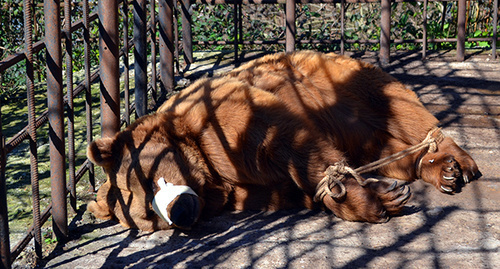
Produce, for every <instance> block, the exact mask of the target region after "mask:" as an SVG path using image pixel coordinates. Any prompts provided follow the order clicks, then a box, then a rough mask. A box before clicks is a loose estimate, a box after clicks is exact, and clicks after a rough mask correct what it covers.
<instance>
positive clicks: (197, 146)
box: [88, 51, 479, 230]
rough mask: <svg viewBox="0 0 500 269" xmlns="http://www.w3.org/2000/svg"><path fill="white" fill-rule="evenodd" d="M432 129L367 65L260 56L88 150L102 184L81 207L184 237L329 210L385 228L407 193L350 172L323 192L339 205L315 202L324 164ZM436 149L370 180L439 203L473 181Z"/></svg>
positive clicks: (452, 154)
mask: <svg viewBox="0 0 500 269" xmlns="http://www.w3.org/2000/svg"><path fill="white" fill-rule="evenodd" d="M437 124H438V120H437V119H436V118H435V117H434V116H433V115H431V113H429V111H427V110H426V109H425V107H424V106H423V105H422V103H421V102H420V101H419V99H418V97H417V96H416V94H415V93H413V92H412V91H410V90H408V89H406V88H405V86H404V85H403V84H401V83H400V82H398V81H397V80H396V79H395V78H393V77H392V76H390V75H389V74H387V73H385V72H384V71H382V70H381V69H379V68H377V67H375V66H373V65H370V64H367V63H363V62H361V61H357V60H353V59H351V58H348V57H344V56H338V55H335V54H323V53H318V52H311V51H304V52H295V53H278V54H274V55H268V56H265V57H263V58H260V59H257V60H254V61H251V62H249V63H247V64H244V65H242V66H241V67H239V68H237V69H235V70H233V71H231V72H229V73H228V74H226V75H224V76H220V77H216V78H212V79H208V78H206V79H201V80H199V81H197V82H195V83H193V84H192V85H191V86H189V87H188V88H186V89H185V90H183V91H181V92H180V93H179V94H177V95H175V96H173V97H172V98H171V99H169V100H168V101H167V102H165V103H164V104H163V105H162V106H161V107H160V108H159V109H158V111H157V113H155V114H152V115H148V116H144V117H141V118H139V119H138V120H137V121H136V122H135V123H133V124H132V125H130V126H129V127H127V128H126V129H125V130H124V131H122V132H119V133H118V134H116V136H114V137H112V138H102V139H98V140H96V141H95V142H92V143H91V144H90V145H89V147H88V157H89V158H90V160H91V161H92V162H93V163H95V164H96V165H99V166H102V167H103V168H104V171H105V172H106V174H107V176H108V180H107V182H106V183H104V184H103V185H102V186H101V187H100V189H99V190H98V193H97V201H96V202H91V203H90V204H89V206H88V208H89V210H90V211H92V212H93V213H94V214H95V216H97V217H98V218H101V219H116V220H118V221H119V222H120V223H121V224H122V225H124V226H127V227H132V228H139V229H142V230H158V229H167V228H170V227H180V228H190V227H191V226H192V225H193V224H194V223H195V222H196V221H197V219H198V218H199V216H200V215H205V216H210V215H213V214H217V213H219V212H221V211H222V210H223V209H227V208H229V209H235V210H245V209H258V210H279V209H285V208H297V207H302V208H304V207H305V208H325V209H327V210H331V211H332V212H333V213H334V214H335V215H336V216H338V217H340V218H342V219H345V220H351V221H367V222H383V221H387V219H388V217H389V216H393V215H397V214H398V213H400V212H401V210H402V208H403V207H404V204H405V203H406V202H407V201H408V199H409V197H410V192H409V188H408V187H407V186H406V184H402V185H401V186H396V184H389V183H387V182H385V181H373V182H372V181H367V182H365V184H360V183H359V182H358V181H359V180H356V179H355V176H354V175H351V174H349V173H347V174H345V175H343V176H342V177H341V178H340V179H339V180H337V183H338V184H333V185H328V186H329V187H328V188H329V189H328V191H329V192H331V194H335V195H324V196H320V198H318V199H316V201H315V200H314V199H313V198H314V197H315V195H316V192H317V190H316V188H317V186H318V183H319V182H320V181H321V180H322V179H323V178H324V177H325V171H326V170H327V168H329V167H330V166H332V165H335V164H339V163H341V164H346V165H347V166H348V167H350V168H356V167H359V166H363V165H366V164H369V163H371V162H374V161H376V160H379V159H382V158H384V157H387V156H389V155H392V154H394V153H397V152H400V151H403V150H405V149H407V148H409V147H410V146H412V145H416V144H418V143H420V142H421V141H423V140H424V139H425V138H426V137H427V136H430V137H437V136H442V133H441V132H440V131H439V130H438V131H435V132H434V131H433V132H431V133H429V132H430V131H431V130H436V129H435V128H436V126H437ZM436 143H437V147H435V149H434V150H429V149H428V148H425V149H422V150H419V151H418V152H414V153H412V154H410V155H408V156H406V157H404V158H402V159H400V160H397V161H394V162H392V163H390V164H387V165H385V166H382V167H380V168H378V169H377V170H376V171H374V172H373V173H375V174H378V175H380V176H384V177H389V178H395V179H400V180H405V181H409V182H411V181H414V180H417V179H423V180H424V181H426V182H428V183H430V184H433V185H434V186H435V187H436V188H437V189H438V190H439V191H441V192H443V193H447V194H452V193H454V192H456V191H457V190H458V189H459V188H460V186H461V185H463V184H464V183H468V182H469V181H470V180H472V179H474V178H475V176H477V175H478V174H479V173H478V167H477V165H476V163H475V162H474V160H473V159H472V158H471V157H470V156H469V155H468V154H467V153H466V152H465V151H464V150H462V149H461V148H460V147H458V146H457V145H456V144H455V142H454V141H453V140H452V139H451V138H449V137H444V138H443V139H439V140H438V141H437V142H436ZM429 147H430V146H429ZM358 177H359V175H358ZM342 189H343V190H342ZM342 191H344V192H343V193H342ZM340 193H342V195H339V194H340Z"/></svg>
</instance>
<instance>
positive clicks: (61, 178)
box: [45, 0, 68, 241]
mask: <svg viewBox="0 0 500 269" xmlns="http://www.w3.org/2000/svg"><path fill="white" fill-rule="evenodd" d="M45 44H46V46H47V108H48V111H49V116H48V117H49V141H50V142H49V144H50V179H51V181H50V182H51V184H50V186H51V197H52V228H53V230H54V234H55V235H56V237H57V238H58V239H59V240H60V241H65V240H66V238H67V237H68V218H67V216H68V213H67V207H66V206H67V205H66V169H65V165H66V160H65V158H66V157H65V155H66V153H65V149H64V148H65V142H64V110H63V109H64V107H63V105H64V103H63V85H62V84H63V78H62V50H61V21H60V2H59V1H58V0H46V1H45Z"/></svg>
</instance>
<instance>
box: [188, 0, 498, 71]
mask: <svg viewBox="0 0 500 269" xmlns="http://www.w3.org/2000/svg"><path fill="white" fill-rule="evenodd" d="M429 1H432V2H452V1H455V2H458V20H457V28H458V32H457V37H456V38H428V37H427V6H428V3H429ZM377 2H380V3H381V14H380V27H381V35H380V39H368V40H348V39H346V37H345V10H346V3H351V4H362V3H377ZM403 2H422V3H423V5H424V7H423V18H424V22H423V25H422V32H423V37H422V38H420V39H393V40H391V39H390V32H391V3H403ZM193 3H198V4H211V5H216V4H232V5H234V7H233V14H234V15H233V18H234V28H235V29H237V30H235V31H234V36H233V41H198V42H196V43H197V44H198V45H228V44H234V54H235V61H238V46H239V45H259V44H285V48H286V51H288V52H290V51H293V50H294V49H295V45H296V42H297V41H298V42H300V43H307V44H340V49H341V51H340V53H341V54H344V46H345V44H347V43H351V44H352V43H371V44H376V43H379V44H380V51H379V62H380V64H381V65H386V64H388V63H389V61H390V46H391V45H392V44H402V43H421V44H422V58H424V59H425V58H426V56H427V45H428V43H441V42H456V43H457V52H456V54H457V55H456V60H457V61H464V60H465V42H466V41H491V43H492V58H493V59H496V42H494V40H498V38H497V25H498V0H495V3H494V4H493V5H494V7H495V11H494V18H493V37H492V38H466V36H465V35H466V31H465V29H466V25H465V24H466V0H444V1H442V0H392V1H391V0H191V1H190V0H182V1H181V2H180V4H181V16H182V29H183V32H182V40H183V43H182V47H183V49H184V56H185V61H186V63H188V64H189V63H192V61H193V53H192V44H193V39H192V35H191V28H192V25H191V24H192V21H193V19H192V18H191V15H190V13H189V5H191V4H193ZM310 3H327V4H340V14H341V33H340V36H341V37H340V39H338V40H296V25H295V6H296V4H310ZM243 4H245V5H248V4H285V5H286V8H285V16H286V20H285V21H286V38H285V40H265V41H263V40H242V37H243V35H242V34H241V33H242V23H241V21H242V18H241V6H242V5H243ZM444 11H445V10H444ZM444 11H443V12H444Z"/></svg>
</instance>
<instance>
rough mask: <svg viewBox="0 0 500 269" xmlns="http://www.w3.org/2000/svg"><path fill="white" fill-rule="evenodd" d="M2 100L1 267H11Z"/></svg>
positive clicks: (0, 111)
mask: <svg viewBox="0 0 500 269" xmlns="http://www.w3.org/2000/svg"><path fill="white" fill-rule="evenodd" d="M1 108H2V101H1V100H0V256H1V257H2V260H1V262H2V263H1V264H0V267H1V268H6V269H10V268H11V264H10V240H9V211H8V208H7V182H6V178H5V168H6V159H5V157H6V154H5V136H3V132H2V129H3V127H2V109H1Z"/></svg>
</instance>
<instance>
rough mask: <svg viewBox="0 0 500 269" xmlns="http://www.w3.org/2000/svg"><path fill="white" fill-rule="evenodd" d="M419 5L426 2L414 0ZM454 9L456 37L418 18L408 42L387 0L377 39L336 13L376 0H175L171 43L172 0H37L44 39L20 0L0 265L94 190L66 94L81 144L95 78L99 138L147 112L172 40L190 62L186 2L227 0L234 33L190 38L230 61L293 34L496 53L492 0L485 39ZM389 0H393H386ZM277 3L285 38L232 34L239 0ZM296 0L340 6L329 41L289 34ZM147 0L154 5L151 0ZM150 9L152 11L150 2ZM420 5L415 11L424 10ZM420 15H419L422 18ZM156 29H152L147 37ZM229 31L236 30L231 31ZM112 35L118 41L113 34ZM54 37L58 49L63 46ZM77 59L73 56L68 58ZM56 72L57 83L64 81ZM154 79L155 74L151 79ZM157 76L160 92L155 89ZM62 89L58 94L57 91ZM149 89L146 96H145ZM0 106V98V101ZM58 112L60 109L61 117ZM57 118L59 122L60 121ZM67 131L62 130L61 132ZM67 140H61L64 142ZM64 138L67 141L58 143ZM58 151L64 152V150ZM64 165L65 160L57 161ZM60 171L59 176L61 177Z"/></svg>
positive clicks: (63, 231) (38, 243) (64, 221)
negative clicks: (28, 192) (19, 155)
mask: <svg viewBox="0 0 500 269" xmlns="http://www.w3.org/2000/svg"><path fill="white" fill-rule="evenodd" d="M402 1H410V0H396V2H402ZM419 1H421V2H423V4H424V6H425V7H426V6H427V4H428V0H419ZM457 1H458V3H459V4H458V8H459V16H458V22H457V23H458V29H459V31H458V35H457V37H456V38H451V39H429V38H427V34H426V32H427V31H426V27H425V26H426V21H425V20H424V25H423V33H424V35H423V38H422V39H413V40H398V39H396V40H390V38H389V37H390V35H389V33H390V27H391V21H390V18H391V2H390V0H381V7H382V13H381V22H380V24H381V28H382V31H381V32H382V34H381V36H380V39H379V40H348V39H346V37H345V35H344V30H345V29H344V28H345V21H344V17H345V16H344V14H345V10H346V3H368V2H379V0H193V1H190V0H182V1H180V3H179V4H180V10H181V16H182V19H181V21H182V41H181V42H178V40H179V39H178V33H177V27H174V26H175V25H174V23H173V22H174V11H175V9H176V4H177V3H176V2H174V1H173V0H158V1H157V2H156V1H151V2H149V7H150V9H149V18H150V19H149V21H148V19H147V18H148V16H147V13H148V12H147V4H148V3H147V2H146V0H134V1H123V0H99V2H98V10H97V12H93V13H91V12H90V5H89V1H88V0H83V1H82V3H81V4H82V10H83V16H82V18H80V19H73V18H72V15H71V14H72V8H74V6H75V3H74V2H72V1H70V0H65V1H64V2H63V5H64V22H65V23H64V25H62V26H61V16H60V10H61V9H60V8H61V7H60V5H61V2H60V1H59V0H46V1H44V21H45V38H44V39H42V40H41V41H38V42H35V43H34V42H33V31H32V29H33V22H34V21H35V20H34V18H33V17H32V14H33V12H32V11H33V2H31V1H30V0H25V1H24V8H23V9H24V14H25V17H24V35H25V49H24V51H22V52H19V53H16V54H13V55H10V56H8V57H6V58H4V59H3V60H1V62H0V73H5V72H9V69H10V68H11V67H13V66H15V65H18V64H21V63H22V62H23V61H24V64H25V69H26V92H27V107H28V125H27V126H26V127H24V128H23V129H22V130H21V131H19V132H18V133H17V134H16V135H14V136H13V137H12V138H10V139H9V140H8V141H6V137H5V135H4V134H3V132H2V130H3V127H2V115H1V110H0V146H1V148H0V253H1V257H2V263H1V264H0V265H1V268H11V265H12V263H13V261H14V260H15V259H16V258H17V257H18V256H19V254H20V253H21V252H22V250H23V249H24V248H25V247H26V246H27V245H28V244H29V242H30V241H31V240H32V239H34V240H33V241H34V246H35V247H34V249H35V254H36V257H37V258H38V259H41V258H42V238H41V226H42V225H43V224H44V223H45V222H46V221H47V220H48V219H49V217H50V216H52V220H53V221H52V227H53V231H54V234H55V235H56V236H57V238H58V241H59V242H64V241H65V240H66V239H67V238H68V236H69V234H68V212H67V200H68V199H67V197H68V194H69V205H70V207H71V210H73V211H75V212H76V211H77V196H76V195H77V194H76V184H77V183H78V182H79V181H80V179H81V178H82V177H83V176H84V175H86V174H88V178H89V184H90V189H91V191H92V192H93V191H95V187H96V186H95V173H94V167H93V165H92V163H91V162H89V160H88V159H87V160H85V161H84V162H83V163H82V164H81V165H80V166H79V167H78V168H77V167H76V163H75V129H74V116H75V105H74V98H82V99H84V100H85V119H86V135H85V136H86V139H85V140H86V143H87V144H88V143H90V142H91V141H92V140H93V136H94V134H93V130H92V126H93V117H92V106H93V104H92V92H91V85H92V84H93V83H96V82H100V109H101V113H100V116H101V136H103V137H106V136H113V135H114V134H115V133H116V132H117V131H119V129H120V128H121V126H122V125H123V124H125V125H128V124H130V113H132V112H134V110H135V113H136V115H137V116H142V115H145V114H146V113H148V102H147V101H148V100H152V101H158V100H159V99H160V95H164V94H165V93H167V92H170V91H172V90H173V89H174V86H175V85H174V82H175V79H174V60H175V58H178V54H179V53H178V51H177V48H178V47H179V46H178V45H179V44H180V45H181V46H182V49H183V53H184V61H185V62H186V63H188V64H189V63H192V62H193V51H192V46H193V39H192V36H191V35H192V31H191V24H192V20H193V18H191V16H190V14H189V6H190V5H191V4H193V3H199V4H233V5H234V10H233V18H234V27H235V29H237V30H236V31H235V36H234V38H233V40H232V41H231V40H230V41H217V42H215V41H197V42H196V44H199V45H203V44H205V45H207V44H208V45H210V44H233V45H234V51H235V59H236V60H238V46H239V45H251V44H257V45H258V44H284V45H285V48H286V51H293V50H294V49H295V46H296V42H301V43H312V44H316V43H326V44H333V43H338V44H341V46H340V47H341V51H340V52H341V53H344V44H348V43H354V42H359V43H380V52H379V55H380V56H379V57H380V62H381V63H382V64H384V63H388V62H389V60H390V45H391V44H398V43H405V42H414V43H422V44H423V49H422V56H423V57H425V56H426V48H427V43H429V42H457V60H459V61H461V60H464V57H465V46H464V44H465V42H466V41H467V40H468V41H491V42H492V57H493V58H495V57H496V41H497V40H498V38H497V24H498V18H497V15H498V0H494V1H495V2H494V7H495V11H494V18H493V24H494V26H493V37H492V38H475V39H472V38H470V39H466V38H465V26H466V25H465V23H466V21H465V0H457ZM393 2H394V1H393ZM131 3H132V4H133V9H132V10H133V17H134V19H133V38H132V39H130V34H129V19H128V15H129V14H130V9H129V5H130V4H131ZM269 3H272V4H285V5H286V8H285V12H286V20H285V22H286V38H285V40H243V39H242V36H243V35H241V33H242V31H243V29H242V18H241V14H242V11H241V8H242V5H243V4H269ZM298 3H303V4H305V3H332V4H340V7H341V8H340V12H341V38H340V39H339V40H296V26H295V5H296V4H298ZM120 4H121V12H122V21H123V27H122V29H123V30H122V31H123V32H121V33H120V32H119V27H118V26H119V25H118V24H119V21H120V20H119V8H120V7H119V5H120ZM156 4H157V6H156ZM156 8H157V9H158V14H156V12H155V10H156ZM425 10H426V9H425V8H424V12H425ZM425 17H426V16H425V15H424V18H425ZM97 19H99V20H98V21H99V60H100V61H99V62H100V66H99V68H97V69H95V70H94V71H91V70H92V69H91V66H90V65H91V64H90V54H91V53H90V47H91V42H92V40H91V28H90V23H91V22H93V21H96V20H97ZM80 30H83V34H82V39H83V46H84V57H83V58H84V59H83V61H84V78H83V79H82V81H78V82H76V84H75V83H74V81H73V78H74V76H73V62H74V61H75V60H76V59H73V47H74V40H73V38H72V34H73V33H75V32H77V31H80ZM157 33H158V34H159V37H158V38H157ZM238 34H239V35H238ZM120 36H122V39H121V40H120ZM148 41H149V43H150V46H151V49H150V51H151V56H150V57H151V58H150V59H149V61H148V59H147V42H148ZM63 42H64V50H63V46H62V44H63ZM131 49H134V76H135V85H134V94H135V103H134V104H130V102H129V99H130V96H129V89H130V85H129V83H130V80H129V77H130V74H129V72H130V65H129V61H130V59H129V52H130V50H131ZM41 51H45V54H46V62H47V63H46V65H47V71H46V72H47V75H46V82H47V109H46V110H45V111H43V112H42V113H40V115H36V111H35V101H36V100H35V85H34V72H33V70H34V65H35V64H37V63H36V62H35V61H34V58H33V55H35V54H37V53H39V52H41ZM158 53H159V67H158V68H159V74H158V73H157V71H158V70H157V68H156V65H153V66H155V68H152V74H151V75H150V82H149V83H148V74H147V65H148V62H150V63H151V62H152V63H157V54H158ZM63 54H64V56H65V65H64V66H65V68H66V69H65V71H64V72H65V74H64V76H63V59H62V58H63ZM120 57H122V59H121V61H122V64H123V72H122V74H123V76H124V79H123V86H120V81H119V78H120V76H121V74H120V66H119V63H120ZM78 60H79V59H78ZM64 77H65V79H66V80H65V82H64V80H63V79H64ZM158 78H159V80H158ZM158 84H159V86H160V87H159V89H160V92H159V93H158V87H157V86H158ZM64 88H66V95H65V94H64ZM121 88H123V91H124V105H123V106H124V107H123V109H124V113H123V115H121V113H120V106H121V101H120V89H121ZM148 92H151V96H152V98H148ZM0 106H1V104H0ZM65 114H66V115H65ZM65 119H66V120H67V126H66V127H65V126H64V121H65ZM46 123H48V126H49V134H48V136H49V141H50V177H51V203H50V204H49V205H48V206H47V207H46V208H45V209H43V211H41V209H40V197H39V182H38V177H39V171H38V149H37V143H38V141H39V140H38V138H37V129H39V128H40V127H42V126H44V125H45V124H46ZM66 130H67V134H68V136H67V138H66V137H65V136H64V133H65V131H66ZM25 140H28V141H29V152H30V177H31V187H32V198H31V199H32V201H33V205H32V206H33V224H32V225H31V226H30V227H29V228H28V229H27V230H26V233H25V235H24V236H23V237H22V239H21V240H19V242H17V244H16V245H15V246H14V247H13V248H11V247H10V240H9V222H8V213H9V211H8V206H7V185H6V168H7V158H8V154H9V153H11V152H12V151H13V150H14V149H16V148H17V147H18V146H19V145H20V144H21V143H22V142H23V141H25ZM66 140H67V142H66ZM66 145H67V147H68V148H67V149H66ZM66 152H67V155H66ZM66 163H67V167H66ZM66 173H67V174H68V178H69V180H68V182H66Z"/></svg>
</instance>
